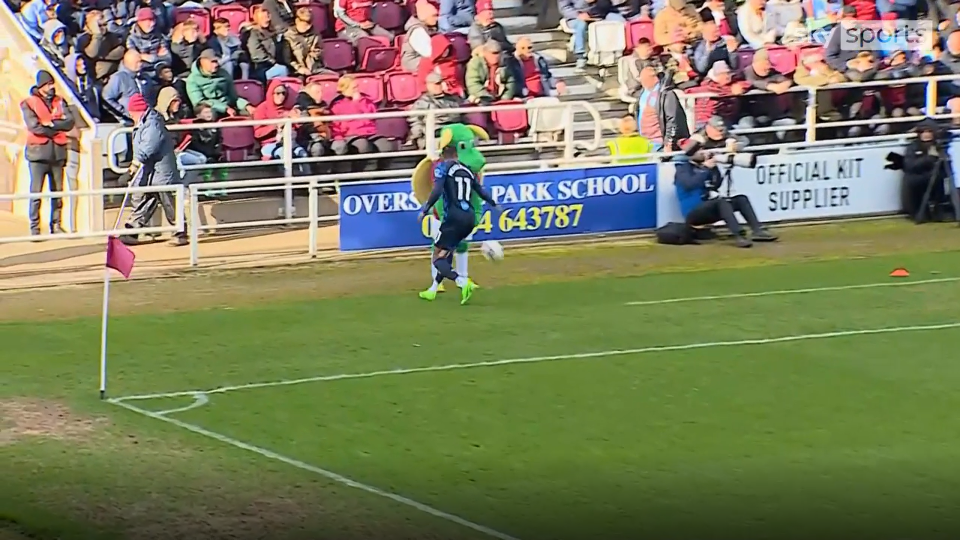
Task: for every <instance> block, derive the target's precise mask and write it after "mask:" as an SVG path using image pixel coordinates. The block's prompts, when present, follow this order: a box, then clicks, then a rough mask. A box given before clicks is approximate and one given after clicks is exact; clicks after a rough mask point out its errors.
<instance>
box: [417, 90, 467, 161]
mask: <svg viewBox="0 0 960 540" xmlns="http://www.w3.org/2000/svg"><path fill="white" fill-rule="evenodd" d="M426 82H427V91H426V92H424V94H423V95H422V96H420V98H419V99H417V100H416V101H415V102H413V107H411V109H410V110H412V111H434V110H439V109H457V108H460V107H462V106H463V100H462V99H461V98H460V96H458V95H455V94H452V93H449V92H448V91H447V89H446V88H445V85H444V82H443V79H442V78H441V77H440V75H438V74H436V73H431V74H430V75H427V81H426ZM434 119H435V126H436V128H437V132H438V133H439V131H440V128H442V127H443V126H446V125H449V124H456V123H459V122H461V121H462V116H461V115H460V114H457V113H449V114H437V115H436V116H435V117H434ZM408 122H410V133H409V135H408V136H407V139H408V141H410V142H412V143H414V144H416V145H417V148H420V149H423V148H426V137H427V134H426V130H427V119H426V117H425V116H411V117H409V118H408Z"/></svg>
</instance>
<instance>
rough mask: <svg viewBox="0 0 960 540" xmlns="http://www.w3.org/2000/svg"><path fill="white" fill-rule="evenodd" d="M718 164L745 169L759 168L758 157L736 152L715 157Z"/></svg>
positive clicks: (748, 153)
mask: <svg viewBox="0 0 960 540" xmlns="http://www.w3.org/2000/svg"><path fill="white" fill-rule="evenodd" d="M714 158H716V160H717V163H721V164H723V165H729V166H731V167H743V168H745V169H756V168H757V155H756V154H751V153H750V152H736V153H732V154H718V155H715V156H714Z"/></svg>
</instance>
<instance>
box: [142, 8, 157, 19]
mask: <svg viewBox="0 0 960 540" xmlns="http://www.w3.org/2000/svg"><path fill="white" fill-rule="evenodd" d="M156 19H157V17H156V15H154V14H153V10H152V9H150V8H146V7H142V8H140V9H138V10H137V22H141V21H154V20H156Z"/></svg>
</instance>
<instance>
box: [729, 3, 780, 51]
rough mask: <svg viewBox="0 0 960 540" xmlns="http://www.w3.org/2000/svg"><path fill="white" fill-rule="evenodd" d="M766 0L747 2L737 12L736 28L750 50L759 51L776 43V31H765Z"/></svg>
mask: <svg viewBox="0 0 960 540" xmlns="http://www.w3.org/2000/svg"><path fill="white" fill-rule="evenodd" d="M766 4H767V0H747V1H746V2H744V3H743V5H742V6H740V8H739V9H738V10H737V26H738V27H739V28H740V35H741V36H743V39H744V41H746V42H747V45H749V46H750V48H752V49H761V48H763V46H764V45H770V44H773V43H776V42H777V31H776V30H775V29H772V28H771V29H769V30H768V29H767V28H768V26H767V13H766V11H765V9H764V8H765V6H766Z"/></svg>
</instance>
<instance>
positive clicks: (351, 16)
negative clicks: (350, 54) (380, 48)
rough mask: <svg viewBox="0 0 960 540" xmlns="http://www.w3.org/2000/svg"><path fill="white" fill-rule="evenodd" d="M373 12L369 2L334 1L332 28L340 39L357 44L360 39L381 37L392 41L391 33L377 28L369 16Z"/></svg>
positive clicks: (356, 0) (371, 3) (366, 0)
mask: <svg viewBox="0 0 960 540" xmlns="http://www.w3.org/2000/svg"><path fill="white" fill-rule="evenodd" d="M372 12H373V2H372V1H371V0H334V2H333V16H334V17H335V19H336V20H334V22H333V27H334V29H335V30H336V31H337V35H338V36H340V37H341V38H343V39H345V40H347V41H349V42H350V43H353V44H354V45H356V44H357V40H359V39H360V38H362V37H369V36H383V37H386V38H390V39H391V40H392V39H393V33H392V32H390V31H388V30H386V29H384V28H381V27H379V26H377V25H376V24H375V23H374V22H373V21H372V20H370V15H371V13H372Z"/></svg>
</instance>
